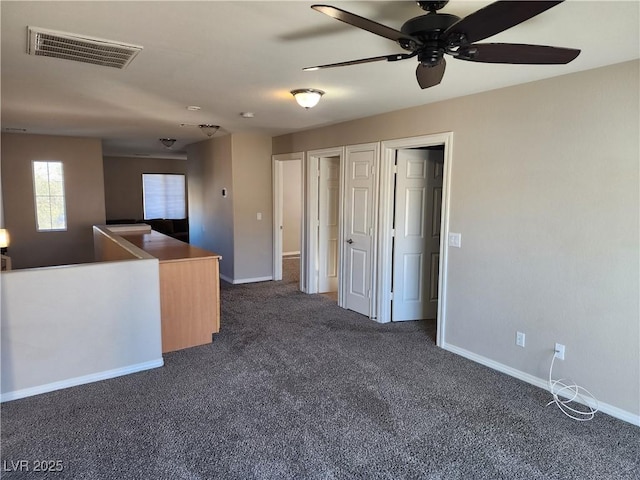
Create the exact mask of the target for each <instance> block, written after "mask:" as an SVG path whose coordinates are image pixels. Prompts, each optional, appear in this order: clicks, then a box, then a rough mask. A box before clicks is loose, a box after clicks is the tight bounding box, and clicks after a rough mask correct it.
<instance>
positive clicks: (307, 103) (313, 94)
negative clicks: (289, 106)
mask: <svg viewBox="0 0 640 480" xmlns="http://www.w3.org/2000/svg"><path fill="white" fill-rule="evenodd" d="M291 95H293V98H295V99H296V102H298V105H300V106H301V107H303V108H306V109H307V110H309V109H310V108H313V107H315V106H316V105H317V104H318V102H319V101H320V97H322V95H324V92H323V91H322V90H316V89H315V88H300V89H298V90H292V91H291Z"/></svg>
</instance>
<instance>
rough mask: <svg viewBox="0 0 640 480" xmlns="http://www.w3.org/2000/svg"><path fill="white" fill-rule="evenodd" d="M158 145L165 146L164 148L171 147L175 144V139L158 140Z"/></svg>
mask: <svg viewBox="0 0 640 480" xmlns="http://www.w3.org/2000/svg"><path fill="white" fill-rule="evenodd" d="M158 140H160V143H161V144H162V145H164V146H165V148H171V147H173V144H174V143H176V139H175V138H159V139H158Z"/></svg>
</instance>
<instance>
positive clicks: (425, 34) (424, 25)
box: [400, 13, 460, 66]
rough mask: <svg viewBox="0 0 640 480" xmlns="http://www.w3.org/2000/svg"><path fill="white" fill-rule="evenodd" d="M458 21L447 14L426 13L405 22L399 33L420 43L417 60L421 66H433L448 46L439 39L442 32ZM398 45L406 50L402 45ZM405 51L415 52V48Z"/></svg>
mask: <svg viewBox="0 0 640 480" xmlns="http://www.w3.org/2000/svg"><path fill="white" fill-rule="evenodd" d="M458 20H460V17H457V16H455V15H450V14H448V13H428V14H426V15H421V16H419V17H415V18H412V19H410V20H408V21H406V22H405V23H404V25H402V28H401V29H400V31H401V32H402V33H404V34H406V35H410V36H412V37H415V38H418V39H420V40H421V41H422V43H423V45H422V46H420V47H419V49H418V60H419V61H420V63H422V64H423V65H426V66H434V65H437V64H439V63H440V61H441V60H442V57H443V55H444V53H445V51H446V50H447V46H448V45H447V41H446V40H445V39H443V38H441V35H442V32H444V31H445V30H446V29H447V28H449V27H450V26H451V25H453V24H454V23H456V22H457V21H458ZM400 45H401V46H402V47H403V48H407V47H405V46H404V45H402V43H401V44H400ZM407 49H410V50H414V51H415V50H416V48H415V46H414V48H407Z"/></svg>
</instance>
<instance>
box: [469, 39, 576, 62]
mask: <svg viewBox="0 0 640 480" xmlns="http://www.w3.org/2000/svg"><path fill="white" fill-rule="evenodd" d="M579 54H580V50H575V49H573V48H560V47H548V46H546V45H525V44H520V43H477V44H474V45H469V46H466V47H460V48H459V49H458V53H457V55H456V58H458V59H459V60H468V61H470V62H482V63H513V64H531V65H556V64H565V63H569V62H570V61H572V60H573V59H575V58H576V57H577V56H578V55H579Z"/></svg>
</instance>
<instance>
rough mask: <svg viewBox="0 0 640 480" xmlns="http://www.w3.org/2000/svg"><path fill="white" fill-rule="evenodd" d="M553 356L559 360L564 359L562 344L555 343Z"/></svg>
mask: <svg viewBox="0 0 640 480" xmlns="http://www.w3.org/2000/svg"><path fill="white" fill-rule="evenodd" d="M555 352H556V353H555V357H556V358H557V359H559V360H564V345H562V344H561V343H556V349H555Z"/></svg>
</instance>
